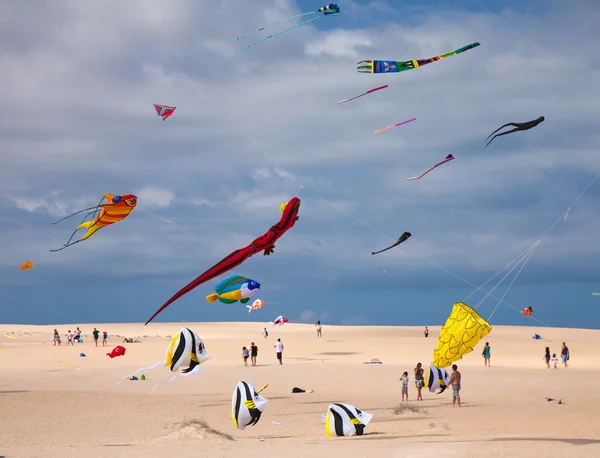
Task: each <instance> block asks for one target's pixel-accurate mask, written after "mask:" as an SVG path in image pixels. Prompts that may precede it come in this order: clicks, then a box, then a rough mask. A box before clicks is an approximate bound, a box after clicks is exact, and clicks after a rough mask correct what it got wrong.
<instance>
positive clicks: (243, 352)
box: [242, 347, 250, 367]
mask: <svg viewBox="0 0 600 458" xmlns="http://www.w3.org/2000/svg"><path fill="white" fill-rule="evenodd" d="M249 356H250V352H249V351H248V349H247V348H246V347H244V348H242V358H244V366H246V367H248V357H249Z"/></svg>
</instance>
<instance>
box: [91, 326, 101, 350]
mask: <svg viewBox="0 0 600 458" xmlns="http://www.w3.org/2000/svg"><path fill="white" fill-rule="evenodd" d="M92 334H94V343H95V344H96V347H97V346H98V336H99V335H100V331H98V330H97V329H96V328H94V331H93V332H92Z"/></svg>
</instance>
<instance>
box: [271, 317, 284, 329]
mask: <svg viewBox="0 0 600 458" xmlns="http://www.w3.org/2000/svg"><path fill="white" fill-rule="evenodd" d="M287 322H288V319H287V318H286V317H284V316H283V315H279V316H278V317H277V318H275V320H274V321H271V322H270V323H271V327H273V326H275V325H276V324H278V325H279V326H283V325H284V324H285V323H287Z"/></svg>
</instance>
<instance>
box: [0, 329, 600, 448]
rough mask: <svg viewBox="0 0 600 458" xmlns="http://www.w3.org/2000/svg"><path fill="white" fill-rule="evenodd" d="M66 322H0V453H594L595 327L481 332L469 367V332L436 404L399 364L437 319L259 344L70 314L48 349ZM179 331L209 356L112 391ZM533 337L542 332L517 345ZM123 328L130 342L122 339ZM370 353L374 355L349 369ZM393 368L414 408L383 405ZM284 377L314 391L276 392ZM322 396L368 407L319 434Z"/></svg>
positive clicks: (394, 386) (428, 341) (274, 334)
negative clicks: (364, 419)
mask: <svg viewBox="0 0 600 458" xmlns="http://www.w3.org/2000/svg"><path fill="white" fill-rule="evenodd" d="M75 326H76V325H72V324H68V325H54V326H29V325H0V416H1V417H0V455H3V456H6V457H47V456H67V454H68V455H71V454H76V455H77V456H86V457H111V458H112V457H121V456H127V457H137V456H140V457H141V456H143V457H166V456H194V457H204V456H207V457H208V456H210V457H222V456H246V457H254V456H260V457H266V458H270V457H283V456H285V457H305V456H311V457H315V456H319V457H320V456H324V457H344V458H347V457H354V456H356V457H371V456H376V457H377V458H383V457H403V458H406V457H419V458H424V457H436V458H444V457H461V458H464V457H483V456H485V457H491V456H511V457H540V456H543V457H559V456H565V455H567V454H571V455H575V456H577V457H578V458H583V457H599V456H600V389H599V388H598V383H597V382H598V380H599V378H600V352H599V349H600V331H595V330H581V329H557V328H526V327H503V326H495V327H494V328H493V330H492V332H491V334H489V335H488V336H487V337H486V338H485V340H487V341H489V342H490V345H491V347H492V359H491V362H492V367H490V368H486V367H484V365H483V358H482V357H481V351H482V349H483V344H484V342H480V344H479V345H478V346H477V347H476V348H475V350H474V351H473V352H472V353H470V354H468V355H466V356H465V358H464V359H463V360H461V361H458V362H457V364H458V366H459V370H460V371H461V372H462V376H463V381H462V390H461V398H462V402H463V406H462V407H461V408H460V409H459V408H452V406H451V403H452V393H451V390H447V391H446V392H444V393H442V394H440V395H438V394H433V393H430V392H429V391H427V390H426V389H424V390H423V397H424V401H421V402H416V401H415V398H416V389H415V387H414V377H413V372H412V370H413V368H414V367H415V364H416V363H417V362H422V363H423V365H424V366H428V364H429V362H430V361H431V356H432V352H433V349H434V347H435V345H436V342H437V337H438V333H439V326H430V327H429V328H430V335H429V337H428V338H425V337H424V336H423V328H421V327H419V328H414V327H353V326H327V325H324V326H323V337H322V338H321V339H318V338H317V337H316V331H315V327H314V326H313V325H302V324H289V323H288V324H286V325H284V326H283V327H275V328H270V327H269V328H268V330H269V337H268V338H266V339H265V338H263V337H262V329H263V327H264V324H263V323H152V324H150V325H149V326H143V325H141V324H91V325H89V324H78V326H80V328H81V329H82V331H83V336H84V342H83V343H81V344H75V346H73V347H71V346H69V347H67V346H66V338H63V340H62V346H61V347H58V346H57V347H54V346H53V344H52V330H53V329H54V328H57V329H58V330H59V332H60V334H61V336H63V335H64V334H65V333H66V332H67V330H68V329H71V330H74V328H75ZM183 326H187V327H189V328H190V329H192V330H194V331H195V332H197V333H198V334H199V335H200V336H201V337H202V339H203V340H204V343H205V345H206V348H207V351H208V352H209V354H210V355H211V356H212V358H211V359H210V360H208V361H207V362H206V363H204V364H203V365H202V368H203V371H202V373H201V374H199V375H196V376H191V377H182V378H178V379H177V380H175V381H174V382H173V383H168V384H163V385H161V386H159V387H158V388H157V389H156V391H155V392H154V393H153V394H150V391H151V390H152V388H153V387H154V385H155V384H156V383H157V382H159V381H161V380H165V379H168V378H170V377H171V376H172V375H173V374H172V373H171V372H170V371H169V370H168V369H166V368H163V367H159V368H157V369H154V370H152V371H147V372H144V373H145V375H146V377H147V380H145V381H141V380H139V381H129V380H125V381H124V382H123V383H121V385H117V383H118V381H119V380H120V379H121V377H123V376H125V375H127V374H129V373H131V372H133V371H134V370H136V369H137V368H140V367H144V366H150V365H152V364H154V363H156V362H158V361H160V360H164V355H165V351H166V348H167V345H168V343H169V341H170V337H169V336H172V335H174V334H175V333H177V332H178V331H179V329H181V328H182V327H183ZM94 327H96V328H98V330H99V331H101V332H102V331H104V330H106V331H108V333H109V346H108V347H104V348H103V347H101V339H102V337H100V346H99V347H98V348H96V347H95V346H94V343H93V339H92V338H91V332H92V330H93V328H94ZM535 333H538V334H541V336H542V338H543V339H542V340H534V339H532V336H533V335H534V334H535ZM5 335H9V336H12V337H17V338H18V340H17V339H14V338H10V337H6V336H5ZM117 336H120V337H117ZM123 336H127V337H139V339H140V340H141V341H142V342H141V343H132V344H122V340H123ZM278 337H279V338H281V340H282V342H283V343H284V345H285V349H284V356H283V363H284V364H283V366H280V365H279V364H278V363H277V360H276V357H275V349H274V348H273V345H274V344H275V342H276V340H277V338H278ZM563 340H564V341H566V342H567V344H568V346H569V349H570V351H571V360H570V367H569V368H568V369H563V368H562V366H563V365H562V364H559V366H560V370H553V369H550V370H548V369H546V367H545V362H544V361H543V360H542V357H543V354H544V348H545V347H546V346H549V347H550V349H551V352H553V353H557V354H559V353H560V347H561V342H562V341H563ZM251 341H254V342H256V344H257V345H258V347H259V355H258V366H257V367H244V366H243V362H242V359H241V353H242V346H244V345H246V346H248V345H249V344H250V342H251ZM116 345H123V346H125V347H126V349H127V353H126V354H125V355H124V356H122V357H117V358H114V359H111V358H109V357H108V356H106V353H107V352H108V351H110V350H112V348H113V347H114V346H116ZM80 352H84V353H85V354H86V355H87V356H86V357H85V358H82V357H80V356H79V354H80ZM374 358H376V359H378V360H379V361H381V362H382V363H383V364H381V365H368V364H364V362H365V361H371V360H372V359H374ZM61 363H62V364H66V365H61ZM69 365H70V366H69ZM71 366H78V367H80V368H79V369H76V368H74V367H71ZM405 370H406V371H408V372H409V374H410V385H409V398H410V401H409V403H404V404H409V405H410V406H413V407H415V408H416V411H410V410H409V409H404V410H397V407H398V406H399V405H400V404H401V402H400V382H399V380H398V379H399V377H400V376H401V374H402V372H404V371H405ZM138 375H140V374H138ZM239 380H245V381H248V382H250V383H252V384H253V385H254V386H255V387H256V388H259V387H261V386H263V385H264V384H265V383H268V384H269V386H268V388H267V389H266V390H265V391H263V393H262V394H263V395H264V396H265V397H266V398H268V399H269V403H268V405H267V406H266V409H265V412H264V414H263V416H262V418H261V420H260V422H259V423H258V424H257V425H256V426H254V427H248V428H246V429H245V430H244V431H239V430H237V429H235V427H234V425H233V421H232V420H231V417H230V412H231V396H232V393H233V390H234V388H235V386H236V384H237V382H238V381H239ZM295 386H297V387H300V388H303V389H305V390H314V392H312V393H308V392H307V393H300V394H292V388H293V387H295ZM546 397H552V398H556V399H561V400H562V402H563V403H562V404H558V403H555V402H547V401H546ZM331 402H344V403H348V404H352V405H355V406H356V407H358V408H360V409H361V410H364V411H366V412H369V413H371V414H373V415H374V418H373V420H372V421H371V423H370V424H369V425H368V426H367V428H366V430H365V435H364V436H360V437H342V438H332V437H326V436H325V428H324V423H323V420H322V418H321V417H322V415H324V414H325V413H326V409H327V406H328V405H329V403H331ZM274 421H275V422H279V424H275V423H273V422H274Z"/></svg>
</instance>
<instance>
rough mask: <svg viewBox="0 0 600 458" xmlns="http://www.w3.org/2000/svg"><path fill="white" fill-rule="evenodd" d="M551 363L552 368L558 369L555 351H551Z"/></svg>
mask: <svg viewBox="0 0 600 458" xmlns="http://www.w3.org/2000/svg"><path fill="white" fill-rule="evenodd" d="M552 364H554V369H558V358H557V357H556V353H552Z"/></svg>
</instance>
